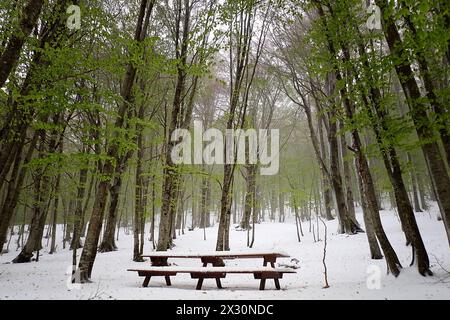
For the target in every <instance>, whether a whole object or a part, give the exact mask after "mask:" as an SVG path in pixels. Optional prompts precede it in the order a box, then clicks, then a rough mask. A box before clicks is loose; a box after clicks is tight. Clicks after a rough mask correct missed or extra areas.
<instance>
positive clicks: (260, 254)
mask: <svg viewBox="0 0 450 320" xmlns="http://www.w3.org/2000/svg"><path fill="white" fill-rule="evenodd" d="M266 256H271V257H277V258H288V257H289V255H288V254H287V253H285V252H280V251H234V252H233V251H213V252H194V251H188V252H174V251H155V252H152V253H150V254H145V255H142V257H146V258H206V257H215V258H230V259H231V258H264V257H266Z"/></svg>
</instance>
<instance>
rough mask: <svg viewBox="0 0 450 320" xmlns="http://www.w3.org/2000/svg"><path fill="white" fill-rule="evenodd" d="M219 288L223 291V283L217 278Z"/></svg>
mask: <svg viewBox="0 0 450 320" xmlns="http://www.w3.org/2000/svg"><path fill="white" fill-rule="evenodd" d="M216 284H217V288H219V289H222V288H223V287H222V283H221V282H220V278H216Z"/></svg>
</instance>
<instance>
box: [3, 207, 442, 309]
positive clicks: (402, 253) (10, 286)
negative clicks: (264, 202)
mask: <svg viewBox="0 0 450 320" xmlns="http://www.w3.org/2000/svg"><path fill="white" fill-rule="evenodd" d="M357 217H358V220H359V222H360V223H363V219H362V216H361V213H358V215H357ZM382 220H383V225H384V227H385V230H386V233H387V235H388V237H389V239H390V241H391V243H392V244H393V246H394V248H395V250H396V252H397V254H398V255H399V258H400V261H401V263H402V264H403V267H404V269H403V270H402V271H401V274H400V276H399V277H398V278H394V277H393V276H392V275H387V274H386V264H385V262H384V260H371V259H370V256H369V248H368V244H367V240H366V235H365V234H364V233H361V234H358V235H353V236H348V235H338V234H336V232H335V231H336V229H337V221H331V222H327V226H328V248H327V256H326V262H327V267H328V282H329V284H330V288H328V289H323V288H322V287H323V284H324V280H323V265H322V254H323V245H324V241H319V242H314V241H313V235H312V233H309V232H308V229H309V223H308V222H304V223H303V231H304V234H305V236H304V237H302V239H301V240H302V242H301V243H299V242H298V241H297V236H296V227H295V223H293V222H286V223H269V222H265V223H262V224H258V225H257V226H256V241H255V245H254V248H253V250H261V251H262V250H264V251H266V250H278V251H284V252H287V253H289V254H290V255H291V258H295V259H297V260H299V265H300V268H299V269H297V274H286V275H285V276H284V278H283V279H281V288H282V290H281V291H275V290H271V289H273V288H274V286H273V282H272V281H268V282H267V285H266V288H267V289H266V290H265V291H259V290H258V287H259V282H258V280H255V279H253V276H252V275H248V274H247V275H235V274H230V275H228V276H227V277H226V278H225V279H223V280H222V285H223V286H224V289H221V290H220V289H217V288H216V286H215V281H214V280H213V279H206V280H205V282H204V284H203V290H201V291H196V290H195V285H196V280H195V279H191V278H190V276H189V275H187V274H179V275H178V276H176V277H173V278H172V286H171V287H166V285H165V282H164V278H163V277H157V278H152V280H151V282H150V286H149V287H148V288H142V287H141V283H142V278H140V277H138V276H137V274H136V273H135V272H127V271H126V270H127V269H128V268H143V267H146V266H149V265H150V264H149V262H144V263H135V262H133V261H132V260H131V258H132V245H133V237H132V235H131V234H129V235H125V234H124V233H121V234H120V240H119V242H118V247H119V249H118V251H115V252H110V253H98V254H97V259H96V261H95V265H94V270H93V275H92V276H93V278H92V280H93V283H90V284H84V285H73V284H71V283H70V281H69V279H70V275H69V274H70V269H71V261H72V260H71V255H72V253H71V252H70V251H69V250H67V249H66V250H62V249H60V248H61V242H58V247H59V249H58V252H57V253H56V254H54V255H49V254H48V248H46V249H45V250H43V252H42V256H40V259H39V262H37V263H36V262H31V263H26V264H11V263H10V261H11V260H12V259H13V258H14V257H15V256H16V255H17V253H18V252H16V251H15V244H14V238H13V240H12V242H11V246H10V252H9V253H7V254H4V255H2V256H0V300H2V299H226V300H235V299H450V274H449V271H448V270H450V250H449V246H448V242H447V238H446V235H445V231H444V227H443V225H442V221H437V219H436V215H435V214H433V213H431V214H429V213H420V214H417V221H418V224H419V226H420V230H421V232H422V236H423V239H424V242H425V245H426V248H427V250H428V254H429V256H430V262H431V265H432V271H433V272H434V276H433V277H426V278H425V277H422V276H420V275H419V274H418V273H417V271H416V268H415V267H409V263H410V259H411V248H410V247H405V245H404V236H403V233H402V231H401V228H400V223H399V220H398V217H397V216H396V214H395V213H394V212H392V211H383V212H382ZM147 230H148V229H147ZM323 231H324V228H323V226H322V225H320V230H319V233H320V239H321V240H323ZM216 234H217V226H216V227H213V228H208V229H207V230H206V238H207V240H206V241H204V240H203V230H198V229H197V230H195V231H188V232H186V234H185V235H181V236H179V237H178V239H176V240H175V244H176V246H175V247H174V249H173V250H174V251H201V252H205V251H213V250H214V248H215V242H216ZM316 234H317V231H316ZM246 236H247V234H246V232H243V231H237V230H232V231H231V234H230V241H231V249H232V250H239V251H245V250H249V249H247V248H246ZM45 242H46V241H44V244H45ZM144 251H145V252H150V251H152V250H151V244H150V242H148V241H147V242H146V244H145V250H144ZM79 253H81V250H80V252H79ZM291 258H287V259H280V260H279V263H281V264H289V263H290V259H291ZM170 262H172V263H174V264H175V265H178V266H199V265H200V261H198V260H193V259H173V260H171V261H170ZM261 264H262V261H261V259H246V260H239V261H237V260H228V261H227V266H248V267H250V266H260V265H261ZM446 270H447V271H446ZM378 274H379V275H380V278H379V284H380V286H379V288H377V283H378V282H377V276H378ZM368 283H369V285H368Z"/></svg>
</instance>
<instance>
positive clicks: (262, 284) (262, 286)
mask: <svg viewBox="0 0 450 320" xmlns="http://www.w3.org/2000/svg"><path fill="white" fill-rule="evenodd" d="M265 287H266V279H264V278H261V282H260V284H259V290H264V289H265Z"/></svg>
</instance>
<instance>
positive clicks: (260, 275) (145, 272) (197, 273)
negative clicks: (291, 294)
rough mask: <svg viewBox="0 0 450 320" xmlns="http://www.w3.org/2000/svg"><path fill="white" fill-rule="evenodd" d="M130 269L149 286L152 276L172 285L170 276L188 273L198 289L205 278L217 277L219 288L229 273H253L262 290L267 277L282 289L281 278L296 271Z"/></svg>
mask: <svg viewBox="0 0 450 320" xmlns="http://www.w3.org/2000/svg"><path fill="white" fill-rule="evenodd" d="M128 271H133V272H137V273H138V275H139V276H141V277H145V279H144V282H143V284H142V286H143V287H147V286H148V283H149V282H150V278H151V277H153V276H164V277H165V279H166V284H167V285H168V286H170V285H171V282H170V277H171V276H175V275H177V274H178V273H188V274H190V275H191V278H193V279H198V283H197V288H196V289H197V290H201V287H202V284H203V279H212V278H215V279H216V284H217V287H218V288H222V286H221V283H220V279H221V278H225V276H226V275H227V274H228V273H231V274H253V275H254V278H255V279H259V280H261V281H260V288H259V289H260V290H264V288H265V282H266V279H274V282H275V287H276V288H277V290H280V284H279V280H278V279H281V278H282V277H283V274H285V273H296V271H295V270H293V269H289V268H271V267H256V268H252V267H171V266H168V267H148V268H145V269H128Z"/></svg>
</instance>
